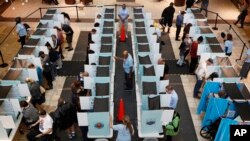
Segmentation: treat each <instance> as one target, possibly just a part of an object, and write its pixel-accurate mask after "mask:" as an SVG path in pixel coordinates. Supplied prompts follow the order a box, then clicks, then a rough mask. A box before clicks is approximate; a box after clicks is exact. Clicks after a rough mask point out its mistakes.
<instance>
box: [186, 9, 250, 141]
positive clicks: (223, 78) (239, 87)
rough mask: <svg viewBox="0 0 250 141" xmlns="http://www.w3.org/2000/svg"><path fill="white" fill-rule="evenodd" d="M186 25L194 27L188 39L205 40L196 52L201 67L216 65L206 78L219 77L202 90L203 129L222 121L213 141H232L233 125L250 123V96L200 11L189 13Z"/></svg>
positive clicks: (208, 70) (200, 106) (200, 107)
mask: <svg viewBox="0 0 250 141" xmlns="http://www.w3.org/2000/svg"><path fill="white" fill-rule="evenodd" d="M184 23H185V24H188V23H192V27H191V28H190V32H189V35H190V37H192V38H193V39H194V40H196V39H197V38H198V37H199V36H203V39H204V40H203V43H201V44H199V45H198V51H197V54H198V55H199V56H200V63H202V62H204V61H206V60H207V59H209V58H211V59H213V62H214V65H213V66H208V67H207V73H206V75H207V76H206V77H208V76H209V75H210V74H212V73H213V72H217V73H218V75H219V77H218V78H215V79H214V80H213V81H207V82H206V83H205V86H204V88H203V92H202V95H201V100H200V103H199V105H198V108H197V114H201V113H202V112H205V115H204V118H203V120H202V128H204V127H205V128H207V127H209V126H212V125H213V124H215V123H216V122H217V121H219V123H218V127H217V128H218V130H217V133H216V134H215V135H214V136H213V140H216V141H229V140H230V139H229V136H230V130H229V129H230V125H237V124H240V123H241V124H242V122H248V121H249V120H250V105H249V98H250V93H249V91H248V89H247V87H246V86H245V84H244V83H240V76H239V75H238V74H237V72H236V71H235V69H234V67H233V65H232V64H231V62H230V60H229V58H228V57H227V56H225V52H224V49H223V48H222V46H224V45H223V43H220V42H219V41H218V39H217V38H216V36H215V35H214V33H213V32H212V30H211V27H210V26H209V25H208V23H207V19H206V17H205V16H204V15H203V14H201V13H200V10H199V9H197V8H191V9H190V8H189V9H187V13H186V14H185V15H184ZM208 129H209V128H207V130H208ZM205 130H206V129H205Z"/></svg>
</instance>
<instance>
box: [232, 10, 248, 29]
mask: <svg viewBox="0 0 250 141" xmlns="http://www.w3.org/2000/svg"><path fill="white" fill-rule="evenodd" d="M245 18H246V16H244V15H243V14H242V13H241V14H240V15H239V16H238V19H237V21H236V22H235V24H237V23H238V22H240V27H242V28H243V27H244V21H245Z"/></svg>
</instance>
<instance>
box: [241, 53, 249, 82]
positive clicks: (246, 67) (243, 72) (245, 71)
mask: <svg viewBox="0 0 250 141" xmlns="http://www.w3.org/2000/svg"><path fill="white" fill-rule="evenodd" d="M246 55H247V56H246V58H245V61H244V64H243V66H242V68H241V70H240V77H241V79H243V78H247V75H248V72H249V70H250V49H248V50H247V54H246Z"/></svg>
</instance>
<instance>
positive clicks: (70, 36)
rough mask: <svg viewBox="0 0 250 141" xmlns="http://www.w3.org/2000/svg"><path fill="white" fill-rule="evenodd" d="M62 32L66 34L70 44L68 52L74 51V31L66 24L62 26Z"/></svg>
mask: <svg viewBox="0 0 250 141" xmlns="http://www.w3.org/2000/svg"><path fill="white" fill-rule="evenodd" d="M62 30H63V31H64V32H65V34H66V40H67V43H68V47H66V49H68V51H71V50H73V47H72V40H73V35H74V31H73V29H72V28H71V27H70V26H69V25H66V24H63V25H62Z"/></svg>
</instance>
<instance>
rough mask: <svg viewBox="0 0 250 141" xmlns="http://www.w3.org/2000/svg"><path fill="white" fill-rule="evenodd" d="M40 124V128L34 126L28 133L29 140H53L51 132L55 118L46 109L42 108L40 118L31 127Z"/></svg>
mask: <svg viewBox="0 0 250 141" xmlns="http://www.w3.org/2000/svg"><path fill="white" fill-rule="evenodd" d="M36 125H39V128H32V129H31V131H30V132H29V133H28V134H27V135H26V137H27V139H28V141H36V140H38V139H39V140H41V141H51V140H52V139H51V134H52V132H53V130H52V127H53V119H52V118H51V117H50V115H49V114H47V113H46V111H44V110H41V111H40V112H39V120H38V121H37V122H36V123H34V124H32V125H31V126H30V127H35V126H36Z"/></svg>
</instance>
